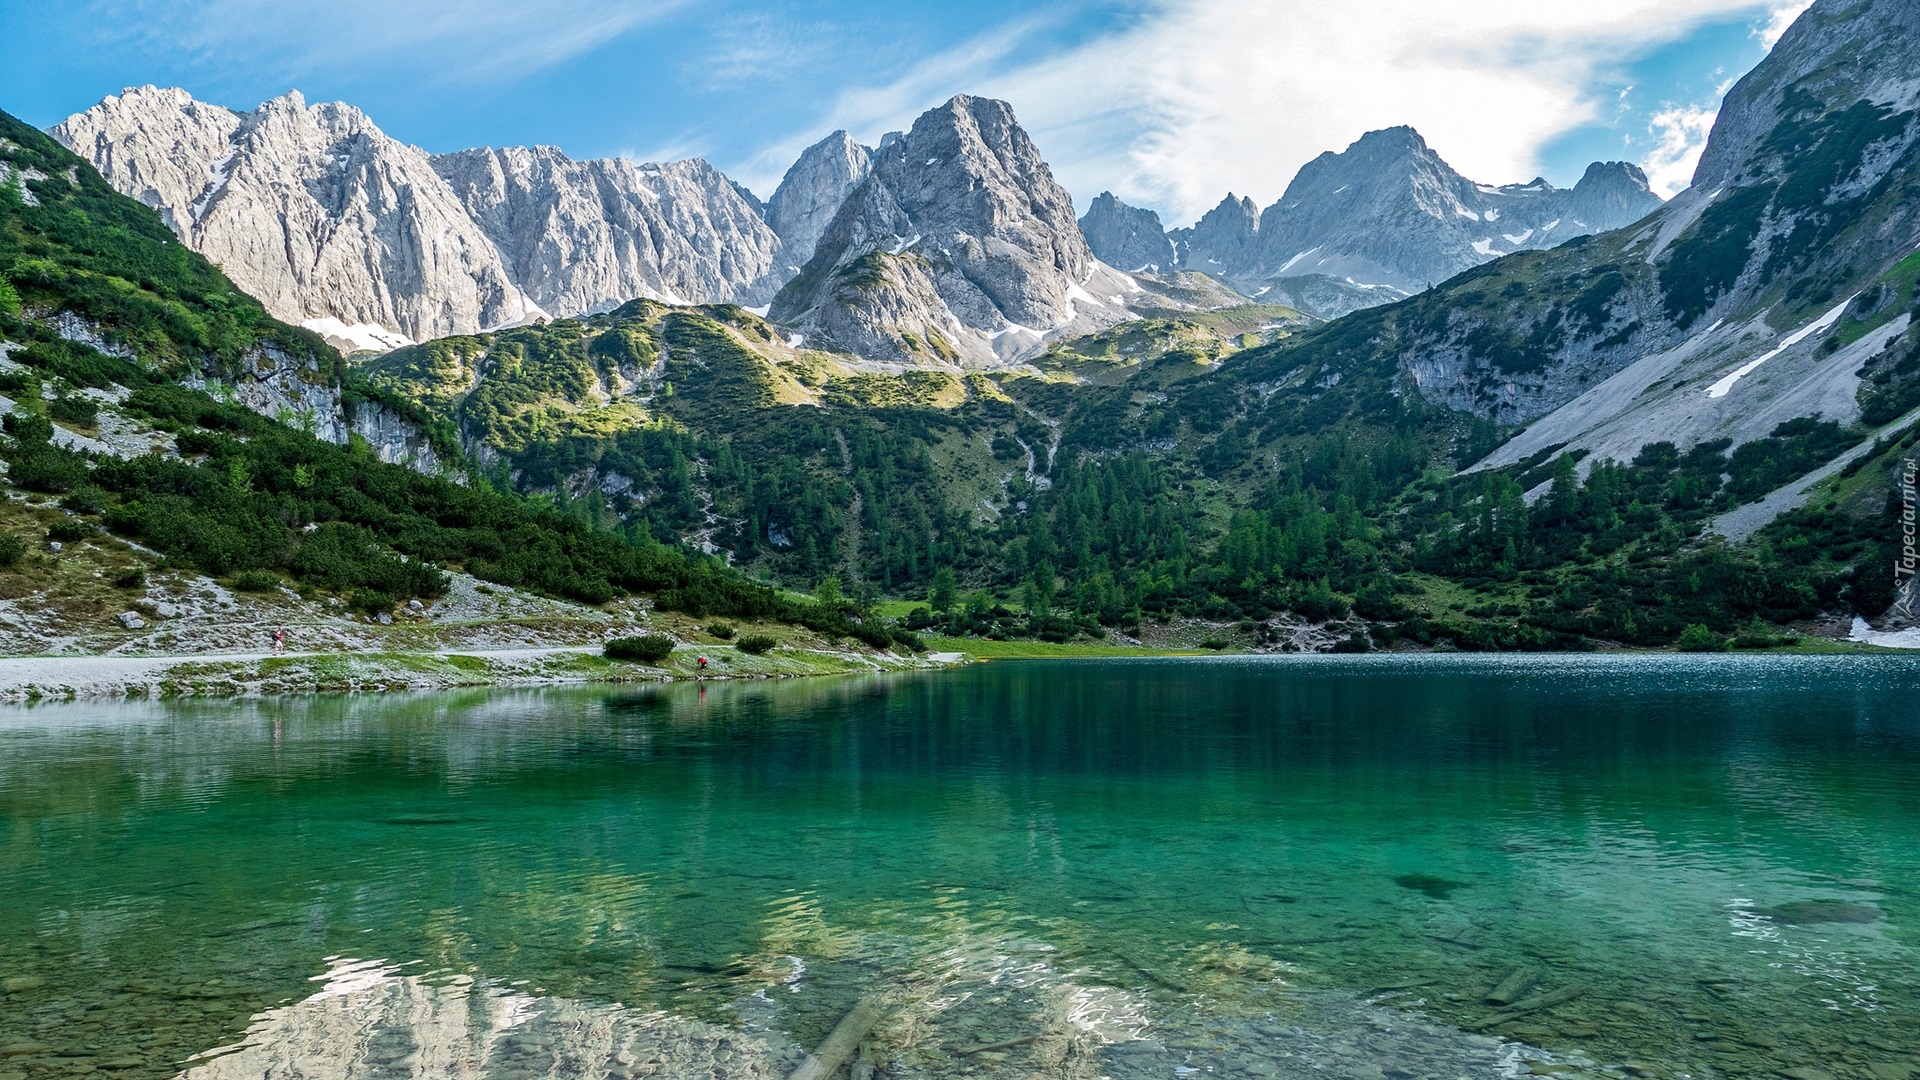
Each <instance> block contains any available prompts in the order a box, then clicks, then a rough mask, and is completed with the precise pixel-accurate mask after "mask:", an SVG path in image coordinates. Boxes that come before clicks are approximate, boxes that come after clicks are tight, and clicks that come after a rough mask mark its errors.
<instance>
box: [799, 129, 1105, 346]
mask: <svg viewBox="0 0 1920 1080" xmlns="http://www.w3.org/2000/svg"><path fill="white" fill-rule="evenodd" d="M1136 288H1137V285H1136V284H1135V283H1133V282H1132V281H1131V279H1129V278H1127V277H1126V276H1125V275H1123V274H1120V273H1119V272H1117V271H1115V270H1113V269H1112V268H1111V267H1108V266H1106V265H1104V264H1102V263H1100V262H1099V261H1098V260H1097V259H1095V258H1094V256H1093V252H1092V251H1090V250H1089V249H1088V248H1087V242H1086V239H1085V238H1084V237H1083V236H1082V235H1081V233H1080V227H1079V224H1078V223H1077V222H1076V221H1075V220H1074V216H1073V200H1072V199H1071V198H1070V197H1069V196H1068V195H1067V193H1066V191H1065V190H1063V189H1062V188H1061V187H1060V185H1059V184H1058V183H1057V182H1056V181H1055V180H1054V178H1053V173H1052V171H1051V170H1050V169H1049V168H1048V167H1047V163H1046V162H1045V161H1044V160H1043V159H1042V158H1041V156H1040V151H1039V150H1038V149H1037V148H1036V147H1035V146H1034V144H1033V140H1032V139H1030V138H1029V137H1028V136H1027V133H1026V132H1025V131H1024V130H1022V129H1021V127H1020V125H1019V123H1018V122H1017V121H1016V120H1015V119H1014V115H1013V109H1012V107H1011V106H1009V105H1007V104H1006V103H1005V102H1002V101H994V100H991V99H988V98H974V97H966V96H961V97H956V98H954V99H952V100H951V101H948V102H947V103H946V104H945V105H942V106H940V107H939V108H936V109H932V110H929V111H928V112H926V113H924V114H922V115H921V116H920V118H919V119H918V120H916V121H915V122H914V125H913V129H912V130H911V131H909V132H907V134H906V135H904V136H902V137H900V138H898V139H892V140H888V141H886V142H885V143H883V145H882V147H881V149H880V150H878V151H877V152H876V153H875V155H874V164H873V171H872V173H871V174H870V175H869V176H868V177H867V178H866V180H864V181H862V182H861V184H860V185H859V186H858V187H857V188H855V189H854V191H853V193H852V194H851V195H849V196H848V197H847V200H846V202H845V203H844V204H843V205H842V206H841V207H840V210H839V211H838V213H836V214H835V215H834V218H833V221H832V223H831V224H830V225H829V226H828V227H827V230H826V232H825V233H824V234H823V235H822V236H821V239H820V243H819V246H818V248H817V249H816V250H815V252H814V255H813V258H812V259H811V260H809V261H808V263H807V265H806V267H805V269H804V270H803V271H802V272H801V274H800V275H799V276H798V277H796V278H795V279H794V280H793V281H791V282H789V283H788V284H787V286H786V287H785V288H784V289H782V290H781V292H780V295H779V296H778V297H776V298H775V300H774V303H773V313H772V314H773V318H775V319H776V320H778V321H782V322H787V323H790V324H792V325H794V326H796V327H798V328H800V329H801V330H803V331H804V332H806V333H807V334H808V335H810V336H818V337H819V338H821V339H823V340H824V341H825V342H826V343H830V344H833V345H836V346H838V347H840V348H843V349H847V350H850V351H853V352H856V353H860V354H861V355H863V356H868V357H873V358H876V359H883V360H890V361H900V362H908V363H926V364H944V365H956V364H958V365H985V364H993V363H997V362H1001V361H1004V360H1006V359H1009V358H1012V357H1017V356H1021V355H1024V354H1026V353H1029V352H1032V351H1034V350H1035V349H1037V348H1039V347H1040V346H1041V345H1042V343H1043V342H1044V341H1045V340H1046V339H1047V338H1048V337H1050V336H1053V335H1056V334H1061V333H1082V332H1088V331H1091V330H1095V329H1100V328H1102V327H1105V326H1109V325H1112V324H1113V323H1115V322H1118V321H1120V320H1122V319H1124V318H1127V317H1128V315H1129V313H1128V312H1127V310H1126V307H1125V300H1126V296H1127V294H1128V293H1129V292H1130V291H1132V290H1133V289H1136Z"/></svg>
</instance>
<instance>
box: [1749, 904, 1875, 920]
mask: <svg viewBox="0 0 1920 1080" xmlns="http://www.w3.org/2000/svg"><path fill="white" fill-rule="evenodd" d="M1759 913H1760V914H1762V915H1765V916H1766V917H1768V918H1770V919H1772V920H1773V921H1774V922H1777V923H1786V924H1787V925H1788V926H1810V925H1812V924H1814V923H1870V922H1878V921H1879V920H1880V909H1879V908H1876V907H1871V906H1869V905H1867V904H1848V903H1843V902H1841V901H1838V900H1795V901H1792V902H1791V903H1786V904H1778V905H1775V906H1774V907H1770V908H1761V909H1760V912H1759Z"/></svg>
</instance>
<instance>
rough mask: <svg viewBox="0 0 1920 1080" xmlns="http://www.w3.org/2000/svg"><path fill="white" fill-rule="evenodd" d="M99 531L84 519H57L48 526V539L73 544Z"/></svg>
mask: <svg viewBox="0 0 1920 1080" xmlns="http://www.w3.org/2000/svg"><path fill="white" fill-rule="evenodd" d="M99 531H100V530H98V529H96V528H94V527H93V526H92V525H89V524H88V523H86V522H84V521H72V520H67V521H56V522H54V523H53V524H52V525H51V526H49V527H48V529H47V539H49V540H58V541H59V542H61V543H63V544H71V543H74V542H76V541H79V540H85V539H87V538H89V537H91V536H93V535H94V534H95V533H97V532H99Z"/></svg>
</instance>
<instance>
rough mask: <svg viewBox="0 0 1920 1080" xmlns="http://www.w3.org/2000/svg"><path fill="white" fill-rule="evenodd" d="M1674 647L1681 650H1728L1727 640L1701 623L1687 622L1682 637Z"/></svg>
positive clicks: (1681, 633) (1681, 632)
mask: <svg viewBox="0 0 1920 1080" xmlns="http://www.w3.org/2000/svg"><path fill="white" fill-rule="evenodd" d="M1673 647H1674V648H1676V649H1679V650H1680V651H1681V652H1726V651H1727V643H1726V640H1725V639H1724V638H1722V637H1721V636H1720V635H1719V634H1716V633H1714V632H1713V631H1711V630H1709V629H1707V628H1706V627H1704V626H1702V625H1700V624H1699V623H1689V624H1687V628H1686V629H1685V630H1682V631H1680V638H1679V640H1677V641H1675V642H1674V643H1673Z"/></svg>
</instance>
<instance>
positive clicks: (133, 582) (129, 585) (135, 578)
mask: <svg viewBox="0 0 1920 1080" xmlns="http://www.w3.org/2000/svg"><path fill="white" fill-rule="evenodd" d="M146 583H147V571H146V569H145V568H143V567H139V566H130V567H128V568H126V569H125V570H122V571H120V572H119V573H118V574H115V575H114V576H113V587H114V588H116V589H138V588H140V587H141V586H142V585H145V584H146Z"/></svg>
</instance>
